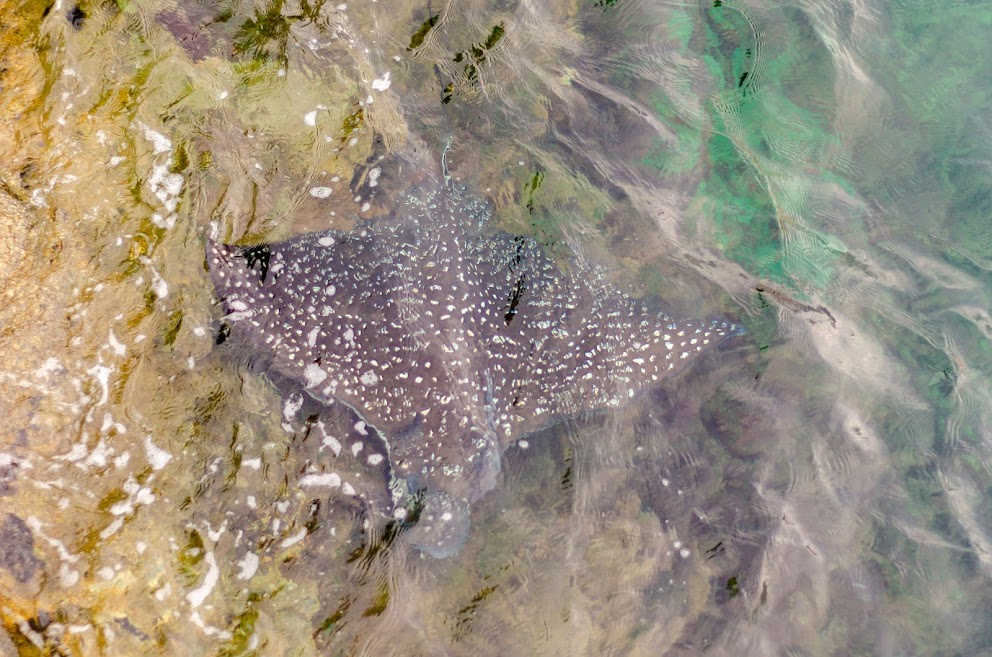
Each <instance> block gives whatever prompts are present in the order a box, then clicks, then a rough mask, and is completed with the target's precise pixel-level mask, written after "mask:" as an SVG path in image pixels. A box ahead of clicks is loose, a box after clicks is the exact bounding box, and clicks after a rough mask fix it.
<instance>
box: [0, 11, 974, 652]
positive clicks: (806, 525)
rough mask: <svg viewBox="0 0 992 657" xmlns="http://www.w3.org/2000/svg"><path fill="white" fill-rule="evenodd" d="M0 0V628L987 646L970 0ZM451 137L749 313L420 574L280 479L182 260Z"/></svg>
mask: <svg viewBox="0 0 992 657" xmlns="http://www.w3.org/2000/svg"><path fill="white" fill-rule="evenodd" d="M0 12H2V14H3V15H4V16H5V17H6V18H5V19H4V26H3V28H2V31H0V59H2V61H0V90H2V91H0V115H2V117H3V120H2V121H0V146H2V152H4V154H5V156H4V158H3V160H2V162H0V175H2V185H0V229H2V230H0V285H2V290H3V292H2V294H3V300H4V303H3V304H2V306H0V400H2V401H0V405H2V406H0V407H2V409H3V416H4V418H5V421H4V422H3V424H2V426H0V436H2V442H0V515H2V518H0V619H2V628H3V630H2V632H0V654H6V653H7V652H10V653H11V654H16V652H17V651H18V650H19V651H21V652H23V653H24V654H79V655H92V654H113V655H123V654H165V655H173V654H175V655H186V654H217V655H243V654H244V655H247V654H257V655H270V654H271V655H275V654H299V655H303V654H329V655H339V654H340V655H366V654H368V655H373V654H374V655H383V654H407V655H409V654H424V655H428V654H449V655H461V654H472V655H479V654H498V655H508V654H521V655H533V654H549V655H552V654H553V655H557V654H569V655H571V654H597V655H598V654H621V655H638V654H670V655H683V654H698V653H701V652H705V653H707V654H715V655H723V654H727V655H730V654H733V655H739V654H749V655H752V654H753V655H765V654H768V655H772V654H774V655H779V654H789V655H816V654H845V655H847V654H865V655H868V654H870V655H947V654H976V655H977V654H983V653H985V652H987V651H989V650H990V649H992V648H990V646H992V636H990V633H989V632H988V629H987V628H988V627H989V624H990V620H992V619H990V615H992V614H990V611H989V610H990V609H992V588H990V586H989V580H990V575H992V556H990V555H992V515H990V513H989V511H988V509H989V508H990V504H989V496H990V491H992V488H990V486H992V434H990V431H989V428H988V427H989V426H992V422H990V417H989V413H990V411H989V409H990V408H992V395H990V393H992V387H990V384H989V376H988V375H989V371H990V369H992V355H990V353H992V352H990V339H992V318H990V309H989V308H990V291H992V196H990V194H992V192H990V190H992V184H990V183H992V100H990V95H989V92H988V90H989V89H990V88H992V84H990V82H992V80H990V77H992V67H990V66H989V64H988V63H989V62H990V61H992V52H990V50H992V46H990V45H989V44H990V43H992V41H990V40H989V39H988V38H987V35H988V34H989V30H990V28H992V11H990V10H989V8H988V6H987V5H983V4H980V3H965V2H956V3H947V2H943V3H937V2H934V3H930V2H902V3H884V4H883V3H878V2H875V3H871V2H869V3H865V2H850V3H840V2H831V3H801V2H791V3H787V4H782V3H760V2H733V1H727V0H723V1H719V0H718V1H716V2H706V3H698V4H696V3H690V4H683V3H660V2H637V1H635V0H612V1H611V0H582V1H580V2H577V3H571V2H568V3H565V2H562V3H555V2H544V3H526V2H514V1H512V0H508V1H499V2H489V3H483V2H475V3H471V2H469V3H459V4H457V5H455V4H450V5H442V4H435V3H431V4H427V3H422V2H414V3H406V2H402V1H400V2H384V1H383V2H368V1H363V2H358V3H353V2H348V3H347V4H340V5H337V6H334V5H331V4H329V3H324V4H310V3H303V4H297V3H295V2H289V1H287V2H275V3H270V4H266V3H264V2H259V3H257V4H251V3H247V2H230V3H218V4H216V5H213V4H207V3H193V2H190V3H184V4H178V5H177V4H173V3H168V2H152V1H149V2H144V1H141V2H133V1H130V0H128V1H125V0H117V2H104V3H84V4H81V5H78V6H75V5H72V4H70V3H66V2H65V1H64V0H57V2H56V3H55V4H53V5H49V4H46V3H45V2H32V1H30V0H29V1H26V2H0ZM448 143H450V150H449V151H448V152H447V155H446V156H445V158H444V159H445V161H446V165H447V169H448V171H449V172H450V173H451V175H452V177H453V178H455V179H456V180H458V181H460V182H461V183H463V184H465V185H466V186H467V187H468V189H469V190H470V191H471V192H472V193H474V194H476V195H477V196H479V197H482V198H484V199H487V201H488V202H489V203H490V205H491V207H492V210H493V215H494V216H493V222H494V223H495V225H497V226H498V227H499V228H501V229H504V230H508V231H511V232H514V233H518V234H525V235H529V236H532V237H534V238H535V239H537V240H538V241H539V242H540V243H541V244H542V245H543V246H544V247H545V248H546V249H547V250H548V252H549V253H551V254H552V255H553V256H554V257H555V259H556V261H557V262H558V263H559V264H560V265H561V266H562V267H564V268H566V269H567V268H569V267H570V263H572V264H574V263H575V262H576V261H577V260H576V259H577V258H582V259H583V260H586V261H591V262H594V263H597V264H598V265H599V266H602V267H603V268H604V269H605V271H606V272H607V275H608V276H609V277H610V278H611V279H612V280H613V281H614V282H615V283H616V284H617V285H618V286H620V287H621V288H623V289H626V290H628V291H630V292H632V293H633V294H636V295H638V296H640V295H648V296H653V297H658V298H660V299H661V300H663V302H664V303H665V304H666V306H667V307H668V308H669V309H670V310H671V312H672V313H673V314H675V315H685V316H707V317H708V316H717V315H726V316H730V317H734V318H737V319H739V320H740V321H742V322H743V323H744V324H745V325H746V326H747V328H748V334H747V336H745V337H744V338H742V339H739V340H737V341H735V342H733V343H728V344H727V346H726V347H725V348H723V349H721V350H720V351H718V352H715V353H712V354H710V355H709V356H707V357H706V358H705V359H703V360H701V361H700V362H698V363H696V364H695V365H693V366H692V367H691V368H689V369H688V370H687V371H685V372H684V373H682V374H680V375H679V376H677V377H675V378H671V379H668V380H666V381H663V382H662V383H661V384H660V385H658V386H657V387H656V388H655V389H653V390H652V391H651V392H650V393H648V394H645V395H642V396H641V397H639V398H637V399H635V400H633V401H632V402H630V403H629V404H627V405H625V406H623V407H621V408H619V409H617V410H615V411H611V412H609V413H606V412H603V413H599V414H595V415H592V416H588V417H582V418H575V419H571V420H569V421H566V422H563V423H559V424H557V425H555V426H552V427H549V428H547V429H545V430H544V431H541V432H539V433H537V434H535V435H533V436H530V437H529V438H528V440H527V445H526V447H524V446H512V447H509V448H508V449H507V450H506V451H505V452H504V454H503V464H502V466H503V467H502V473H501V475H500V481H499V483H498V485H497V487H496V488H495V490H493V491H492V492H491V493H489V494H488V495H487V496H486V497H484V498H483V499H482V500H481V501H480V502H478V503H477V504H475V505H474V506H473V508H472V531H471V534H470V536H469V539H468V543H467V544H466V545H465V547H464V548H463V549H462V551H461V552H460V553H459V554H458V555H456V556H454V557H451V558H448V559H430V558H427V557H424V556H422V555H421V554H420V553H419V552H417V551H416V550H414V549H412V548H411V547H410V546H409V545H407V544H406V543H405V542H404V537H403V534H402V533H401V534H399V535H398V536H391V535H390V534H389V533H388V530H384V527H383V525H382V523H381V522H376V521H375V519H374V518H372V519H370V518H369V517H368V516H367V515H366V514H365V513H364V511H363V509H362V506H361V505H359V504H357V503H355V502H354V501H353V500H350V499H348V498H346V497H344V496H335V495H329V494H327V493H326V491H314V490H312V489H307V488H305V487H302V486H300V485H299V480H300V476H301V473H303V472H305V469H306V467H307V466H308V464H310V463H314V462H319V460H320V459H322V458H326V454H322V453H321V450H320V445H319V444H317V442H316V441H315V440H314V439H311V438H309V437H308V436H307V434H306V432H300V431H286V430H285V429H284V428H283V426H282V425H283V400H282V399H281V397H280V395H279V392H278V391H277V390H276V389H275V388H274V387H273V386H272V385H271V383H270V382H269V381H268V380H267V379H266V378H265V377H264V376H262V375H260V374H259V373H257V372H256V371H254V370H253V369H252V367H251V364H252V363H251V361H252V359H253V355H252V354H250V353H231V352H230V350H228V351H225V350H224V348H223V345H221V346H220V347H218V346H217V345H216V344H215V333H216V331H217V329H218V325H219V319H220V317H219V315H220V311H219V308H218V307H217V305H216V303H215V301H214V297H213V290H212V286H211V283H210V280H209V276H208V274H207V271H206V268H205V260H204V244H205V241H206V239H207V238H214V239H220V240H226V241H232V242H238V243H248V242H259V241H272V240H276V239H283V238H287V237H290V236H292V235H297V234H301V233H305V232H310V231H315V230H323V229H326V228H340V229H347V228H350V227H351V226H352V225H354V223H355V221H356V220H357V219H361V218H370V219H374V218H375V217H381V216H384V215H387V214H389V213H390V212H391V211H392V210H393V209H394V208H395V207H396V203H397V199H398V198H400V197H401V196H402V195H403V194H405V193H408V192H409V191H410V190H413V189H416V186H417V184H418V183H420V182H422V180H423V179H425V178H429V177H431V176H435V177H436V176H437V175H438V174H439V173H440V171H441V160H442V153H443V152H444V150H445V145H446V144H448ZM384 531H386V534H383V532H384Z"/></svg>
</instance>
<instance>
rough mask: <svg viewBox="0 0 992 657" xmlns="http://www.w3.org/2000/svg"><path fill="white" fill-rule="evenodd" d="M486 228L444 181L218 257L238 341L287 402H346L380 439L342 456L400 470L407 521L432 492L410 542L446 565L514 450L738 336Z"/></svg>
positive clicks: (397, 491)
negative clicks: (679, 316)
mask: <svg viewBox="0 0 992 657" xmlns="http://www.w3.org/2000/svg"><path fill="white" fill-rule="evenodd" d="M490 216H491V211H490V210H489V207H488V205H487V204H486V203H485V202H483V201H482V200H480V199H477V198H474V197H472V196H470V195H469V194H467V193H465V192H464V191H463V190H461V189H458V188H456V187H454V186H452V185H451V184H449V183H437V184H435V185H433V186H430V187H427V188H421V189H418V190H416V191H414V192H412V193H409V194H407V195H406V196H405V198H404V199H403V200H402V202H401V207H400V208H399V209H398V210H397V211H396V212H395V213H393V214H392V215H390V216H388V217H384V218H377V219H374V220H370V221H367V222H365V223H362V224H360V225H358V226H357V227H356V228H354V229H352V230H351V231H348V232H342V231H334V230H330V231H326V232H322V233H315V234H308V235H303V236H300V237H297V238H294V239H290V240H287V241H283V242H277V243H271V244H262V245H255V246H229V245H224V244H220V243H217V242H213V241H209V242H208V244H207V263H208V267H209V269H210V273H211V277H212V279H213V283H214V287H215V289H216V292H217V295H218V297H219V298H220V299H221V302H222V305H223V308H224V311H225V313H226V314H225V316H224V327H225V328H224V329H223V330H224V331H226V332H227V333H226V335H229V336H231V337H237V338H239V339H240V340H241V341H242V342H243V343H245V344H247V349H248V351H249V352H250V353H252V354H253V356H255V357H258V358H260V359H262V360H263V361H264V362H265V368H266V371H267V372H268V373H269V374H270V376H271V377H273V378H275V379H276V380H279V381H283V382H290V383H291V385H293V386H295V387H296V389H297V392H296V395H297V397H296V398H295V399H296V401H290V402H287V405H288V406H290V407H292V406H293V404H296V405H297V406H298V405H299V404H300V403H302V402H301V400H302V396H300V391H302V392H303V393H304V394H305V395H306V396H307V397H309V398H312V400H315V401H316V402H318V403H320V404H323V405H334V404H344V405H345V406H347V407H349V408H350V409H351V410H352V411H353V412H354V413H355V414H356V417H357V418H359V419H358V420H357V421H356V423H355V427H356V428H357V429H358V430H359V432H360V433H361V434H362V435H369V436H374V437H381V444H379V443H376V445H375V446H372V447H370V448H369V449H368V450H366V451H365V452H363V451H362V450H363V448H364V447H365V445H364V444H363V443H362V442H361V440H357V441H356V440H354V436H353V437H352V442H351V444H350V446H345V447H344V449H343V451H344V453H345V455H346V456H349V457H353V458H354V459H355V460H357V461H360V465H361V466H363V467H367V466H369V465H372V466H375V467H377V468H383V467H385V468H387V469H388V470H389V474H388V475H383V476H388V477H389V478H390V479H391V482H390V490H391V491H392V492H391V499H392V505H393V508H392V509H388V511H389V512H390V513H393V514H394V515H395V516H396V517H397V518H401V517H403V516H404V515H405V512H406V506H409V504H410V500H411V499H413V495H414V494H415V493H416V494H417V495H418V497H417V498H416V499H418V500H419V504H421V506H420V507H419V508H420V511H419V520H418V522H417V524H416V525H415V526H414V528H413V531H411V535H412V538H411V542H412V543H414V544H415V545H416V546H417V547H418V548H420V549H421V550H422V551H424V552H425V553H427V554H430V555H432V556H435V557H443V556H447V555H451V554H454V553H456V552H457V551H458V550H459V549H460V547H461V544H462V543H463V542H464V540H465V537H466V536H467V531H468V518H469V505H470V504H471V503H473V502H475V501H477V500H478V499H480V498H481V497H482V496H483V495H485V494H486V493H487V492H488V491H490V490H491V489H492V488H493V487H494V486H495V484H496V479H497V475H498V474H499V470H500V456H501V453H502V450H503V448H504V447H506V446H508V445H511V444H513V443H515V442H516V441H518V440H520V439H521V438H522V437H524V436H526V435H528V434H530V433H533V432H535V431H537V430H539V429H541V428H544V427H546V426H548V425H550V424H552V423H553V422H554V421H556V420H559V419H562V418H566V417H574V416H578V415H581V414H584V413H587V412H590V411H594V410H597V409H603V408H608V407H611V406H617V405H619V404H620V403H621V402H622V401H623V400H625V399H628V398H631V397H634V396H635V395H637V393H638V392H639V391H641V390H642V389H644V388H645V387H646V386H649V385H651V384H652V382H655V381H658V380H659V379H661V378H662V377H664V376H666V375H669V374H671V373H673V372H675V371H677V370H679V369H681V368H682V367H683V366H684V365H686V364H687V363H689V362H691V361H692V360H693V359H695V358H696V357H698V356H699V355H700V354H702V353H703V352H705V351H706V350H707V349H710V348H712V347H714V346H716V345H717V344H718V343H719V342H720V341H721V340H722V339H724V338H726V337H728V336H732V335H736V334H739V333H741V332H742V330H741V329H740V328H739V327H738V326H737V325H735V324H733V323H730V322H727V321H723V320H712V321H700V320H685V321H683V320H675V319H673V318H672V317H670V316H669V315H667V314H665V313H664V312H662V311H660V310H658V309H657V308H656V307H654V306H653V305H652V304H651V303H650V302H649V301H646V300H643V299H638V298H634V297H632V296H630V295H628V294H626V293H624V292H622V291H620V290H619V289H617V288H616V287H614V286H613V285H611V284H610V283H609V282H608V281H607V280H606V278H605V276H604V274H603V273H602V271H600V270H599V269H598V268H597V267H595V266H594V265H591V264H588V263H584V262H577V263H575V265H574V267H573V268H572V271H570V272H567V273H566V272H565V271H563V270H562V269H560V268H559V267H558V266H557V265H556V264H555V262H554V261H553V260H552V259H551V258H550V257H549V256H548V254H547V253H545V252H544V251H543V250H542V249H541V248H540V246H539V245H538V244H537V243H536V242H535V241H534V240H532V239H530V238H527V237H521V236H516V235H511V234H509V233H506V232H501V231H497V230H494V229H492V228H491V227H488V226H487V225H486V223H487V220H488V219H489V218H490ZM291 399H293V398H291ZM290 410H293V409H292V408H290ZM321 428H322V430H323V427H321ZM328 438H330V440H331V441H333V442H335V443H338V444H337V445H336V447H337V449H336V450H335V454H340V453H341V452H342V447H341V444H340V441H338V440H337V439H335V438H334V437H332V436H328ZM349 452H351V453H350V454H349ZM363 458H364V459H367V460H366V461H361V459H363ZM356 467H357V465H356ZM309 476H324V477H325V479H324V481H325V482H326V483H328V484H329V485H341V480H340V477H339V475H337V474H330V475H309ZM367 480H368V478H367V477H366V481H367ZM345 485H347V483H346V484H345Z"/></svg>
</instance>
